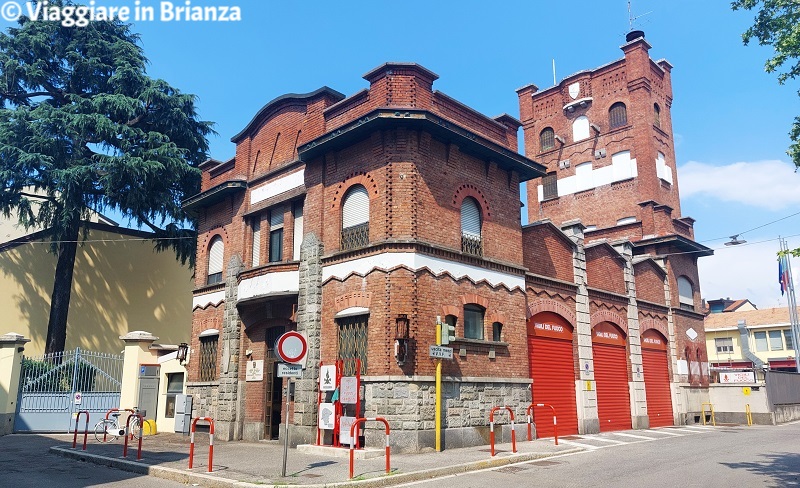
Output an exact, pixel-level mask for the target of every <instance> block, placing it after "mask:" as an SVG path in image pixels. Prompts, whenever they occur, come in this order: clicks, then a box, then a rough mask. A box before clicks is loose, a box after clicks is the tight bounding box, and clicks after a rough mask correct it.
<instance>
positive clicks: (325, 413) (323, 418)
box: [319, 403, 336, 430]
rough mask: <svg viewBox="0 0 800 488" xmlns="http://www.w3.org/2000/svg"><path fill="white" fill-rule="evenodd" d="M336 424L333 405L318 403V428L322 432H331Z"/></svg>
mask: <svg viewBox="0 0 800 488" xmlns="http://www.w3.org/2000/svg"><path fill="white" fill-rule="evenodd" d="M335 423H336V413H335V411H334V409H333V403H320V404H319V428H320V429H323V430H333V426H334V424H335Z"/></svg>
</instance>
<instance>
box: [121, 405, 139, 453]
mask: <svg viewBox="0 0 800 488" xmlns="http://www.w3.org/2000/svg"><path fill="white" fill-rule="evenodd" d="M134 417H138V419H139V425H140V426H141V429H142V431H141V432H140V433H139V451H138V452H137V453H136V460H137V461H141V460H142V437H144V416H142V414H140V413H135V414H133V415H128V420H126V421H125V444H124V445H123V447H122V457H124V458H126V457H128V437H130V436H129V435H128V432H130V428H131V419H132V418H134Z"/></svg>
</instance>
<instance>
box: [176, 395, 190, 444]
mask: <svg viewBox="0 0 800 488" xmlns="http://www.w3.org/2000/svg"><path fill="white" fill-rule="evenodd" d="M191 427H192V395H175V432H180V433H182V434H184V435H189V429H191Z"/></svg>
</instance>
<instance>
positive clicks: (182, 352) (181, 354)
mask: <svg viewBox="0 0 800 488" xmlns="http://www.w3.org/2000/svg"><path fill="white" fill-rule="evenodd" d="M188 355H189V344H187V343H185V342H181V343H180V344H178V358H177V359H178V362H179V363H180V364H185V363H186V357H187V356H188Z"/></svg>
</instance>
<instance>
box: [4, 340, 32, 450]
mask: <svg viewBox="0 0 800 488" xmlns="http://www.w3.org/2000/svg"><path fill="white" fill-rule="evenodd" d="M30 341H31V340H30V339H26V338H25V337H24V336H22V335H20V334H17V333H15V332H9V333H8V334H5V335H1V336H0V436H4V435H6V434H10V433H12V432H14V417H15V416H16V414H17V399H18V398H17V397H18V395H19V374H20V370H21V369H22V351H24V350H25V343H27V342H30Z"/></svg>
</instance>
